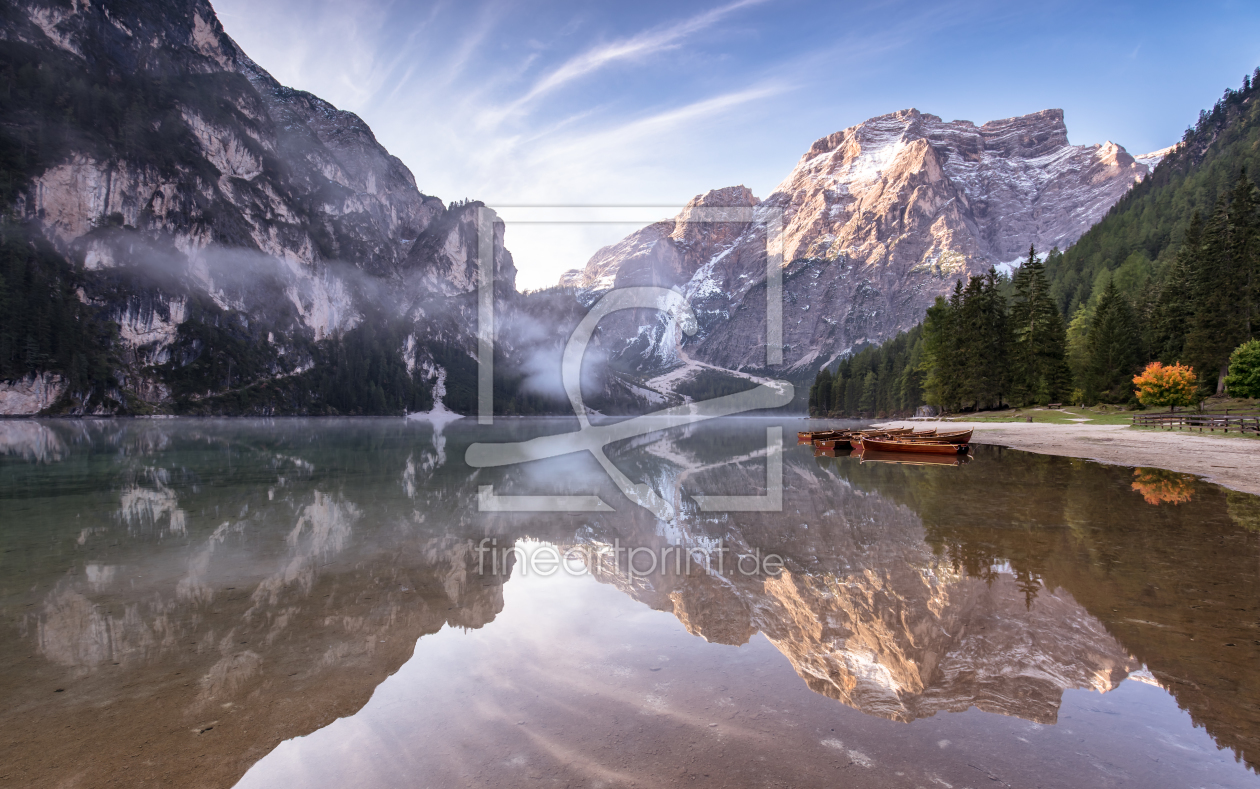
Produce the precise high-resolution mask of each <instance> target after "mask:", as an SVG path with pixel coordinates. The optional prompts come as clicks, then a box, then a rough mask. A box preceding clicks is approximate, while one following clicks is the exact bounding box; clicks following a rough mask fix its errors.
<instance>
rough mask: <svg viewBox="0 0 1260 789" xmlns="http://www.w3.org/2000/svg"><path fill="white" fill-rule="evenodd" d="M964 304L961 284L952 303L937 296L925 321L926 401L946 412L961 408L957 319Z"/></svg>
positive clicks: (923, 365) (924, 394) (923, 364)
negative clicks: (959, 405) (959, 306)
mask: <svg viewBox="0 0 1260 789" xmlns="http://www.w3.org/2000/svg"><path fill="white" fill-rule="evenodd" d="M961 301H962V282H961V281H959V282H957V283H955V284H954V294H953V297H952V298H950V300H949V301H946V300H945V298H944V297H942V296H937V297H936V303H935V304H933V305H932V306H931V307H928V310H927V315H926V317H925V318H924V319H923V357H922V361H921V362H920V368H921V371H922V373H923V397H924V398H925V399H926V400H927V401H928V402H929V403H933V404H935V405H938V406H940V407H941V408H943V409H944V410H946V411H953V410H956V409H957V408H958V404H959V397H958V377H959V370H958V353H957V350H956V349H957V345H958V338H957V330H956V325H955V324H956V323H957V321H956V317H957V313H958V305H959V304H960V303H961Z"/></svg>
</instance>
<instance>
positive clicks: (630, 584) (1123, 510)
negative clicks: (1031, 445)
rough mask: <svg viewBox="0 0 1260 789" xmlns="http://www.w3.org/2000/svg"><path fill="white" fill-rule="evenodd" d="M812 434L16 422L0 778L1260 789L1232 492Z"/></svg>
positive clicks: (533, 423)
mask: <svg viewBox="0 0 1260 789" xmlns="http://www.w3.org/2000/svg"><path fill="white" fill-rule="evenodd" d="M807 424H808V423H807V422H806V421H804V420H800V419H791V420H771V419H751V418H747V419H721V420H716V421H713V422H708V423H703V424H695V425H690V426H682V427H674V428H672V429H668V430H660V431H658V432H654V433H650V434H647V435H640V436H636V437H631V438H626V439H622V440H618V441H614V442H612V443H610V444H608V445H607V446H606V448H605V450H604V451H606V453H607V459H608V461H609V462H610V463H611V464H613V465H614V466H615V470H616V471H617V472H618V473H620V474H622V475H624V478H625V479H626V480H628V481H629V482H630V483H632V484H633V485H635V486H638V487H635V488H633V489H630V488H627V485H626V484H623V483H620V482H618V481H616V480H614V479H613V478H612V477H610V475H609V473H606V471H605V469H603V468H601V466H600V464H599V463H598V462H597V460H596V458H594V457H593V456H592V455H591V454H590V453H589V452H580V453H575V454H569V455H562V456H557V457H550V458H548V457H542V454H545V453H542V454H538V453H535V454H533V455H529V456H530V457H535V458H537V459H534V460H531V461H529V462H525V463H513V464H509V465H493V462H498V461H501V460H510V459H513V458H514V457H515V456H514V455H512V453H511V452H510V451H508V450H504V451H502V452H500V450H499V449H498V448H494V447H490V448H486V447H484V446H483V447H482V448H481V449H479V450H475V451H474V453H473V454H472V456H471V457H476V458H490V460H491V461H492V462H491V463H490V464H489V465H487V464H486V463H484V462H480V461H479V465H481V466H483V467H479V468H474V467H472V466H470V465H469V463H468V459H469V457H470V455H469V447H470V446H472V445H473V444H476V443H481V444H483V445H484V444H486V443H495V444H498V443H505V442H517V441H522V440H524V439H528V438H532V437H538V436H546V435H550V434H555V433H562V432H566V431H573V430H575V429H576V422H575V421H574V420H563V419H500V420H496V424H495V425H493V426H478V425H477V424H475V422H474V420H471V419H465V420H461V421H457V422H452V423H448V424H445V425H433V424H429V423H426V422H415V421H406V420H403V419H383V418H382V419H276V420H193V419H179V420H174V419H168V420H115V421H109V420H99V421H93V420H83V421H72V420H64V421H62V420H47V421H2V422H0V508H2V511H3V516H2V524H0V547H2V549H3V553H2V554H0V569H2V572H0V608H2V614H3V620H2V624H0V626H2V627H3V628H4V630H3V633H4V635H3V638H2V639H0V665H2V666H3V671H0V726H2V728H3V731H4V736H3V737H2V738H0V765H3V766H2V767H0V773H3V775H0V780H2V781H3V785H10V786H48V787H52V786H58V787H60V786H83V787H98V786H207V787H230V786H241V787H274V786H302V787H449V786H502V787H507V786H520V785H530V786H607V787H616V786H673V785H695V786H785V787H787V786H821V785H837V786H875V787H879V786H889V787H893V786H897V787H900V786H923V787H964V786H1004V785H1009V786H1020V787H1023V786H1040V787H1080V786H1100V787H1104V786H1105V787H1110V786H1116V787H1121V786H1124V787H1128V786H1132V787H1153V786H1170V787H1172V786H1177V787H1180V786H1221V787H1248V786H1260V779H1258V778H1257V774H1256V767H1257V765H1258V764H1260V660H1257V658H1258V657H1260V577H1258V575H1260V500H1258V499H1257V497H1254V496H1249V495H1246V494H1241V493H1236V492H1233V491H1228V490H1225V489H1223V488H1220V487H1217V486H1215V485H1211V484H1208V483H1205V482H1202V481H1200V480H1198V479H1195V478H1193V477H1189V476H1186V475H1181V474H1176V473H1172V472H1166V471H1160V470H1157V469H1133V468H1125V467H1119V466H1105V465H1100V464H1096V463H1091V462H1088V461H1082V460H1073V459H1066V458H1059V457H1051V456H1044V455H1035V454H1028V453H1022V452H1016V451H1012V450H1006V449H1003V448H1000V447H988V446H975V447H973V450H972V454H971V455H970V456H969V457H966V458H964V459H963V461H965V462H962V461H958V462H951V463H950V464H948V465H946V464H931V465H917V464H906V463H896V462H872V461H864V460H862V459H860V458H858V457H856V456H841V457H815V452H814V450H813V448H812V447H811V446H809V445H801V446H798V445H797V443H796V436H795V434H796V431H797V430H799V429H803V428H804V426H805V425H807ZM779 436H781V437H782V442H781V445H780V444H779V443H776V442H777V441H778V437H779ZM529 446H531V447H532V446H534V445H529ZM529 451H533V450H529ZM478 452H480V454H478ZM526 454H529V453H528V451H527V452H526ZM952 460H953V459H951V461H952ZM776 469H778V470H781V471H778V472H776ZM776 473H780V474H781V479H782V484H781V486H780V485H779V483H778V478H777V477H776ZM627 493H629V494H630V496H629V497H628V496H627ZM512 497H524V498H512ZM558 497H569V498H567V499H563V500H564V501H568V502H571V505H570V506H577V505H576V504H572V502H577V503H579V504H581V506H582V507H585V510H584V511H566V512H554V511H546V510H547V507H546V505H547V503H548V502H551V503H552V504H554V502H556V501H560V500H561V498H558ZM635 497H637V500H632V498H635ZM705 497H708V498H707V499H706V498H705ZM724 497H725V498H724ZM583 502H584V503H583ZM732 503H734V506H728V505H732ZM520 508H525V509H526V510H530V511H523V512H521V511H512V510H513V509H520ZM553 509H554V507H553Z"/></svg>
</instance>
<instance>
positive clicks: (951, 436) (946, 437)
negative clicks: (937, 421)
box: [898, 430, 971, 444]
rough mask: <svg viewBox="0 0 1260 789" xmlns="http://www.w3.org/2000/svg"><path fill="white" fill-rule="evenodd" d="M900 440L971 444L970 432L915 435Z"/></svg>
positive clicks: (956, 431) (899, 438) (959, 431)
mask: <svg viewBox="0 0 1260 789" xmlns="http://www.w3.org/2000/svg"><path fill="white" fill-rule="evenodd" d="M898 440H902V441H925V442H928V443H937V444H970V443H971V431H970V430H954V431H951V432H947V433H936V434H935V435H919V434H918V433H914V434H912V435H909V436H899V437H898Z"/></svg>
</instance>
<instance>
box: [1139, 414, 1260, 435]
mask: <svg viewBox="0 0 1260 789" xmlns="http://www.w3.org/2000/svg"><path fill="white" fill-rule="evenodd" d="M1133 424H1135V425H1139V426H1141V427H1162V428H1165V429H1167V430H1172V429H1173V428H1176V429H1177V430H1198V431H1199V432H1200V433H1202V432H1203V431H1205V430H1206V431H1207V432H1209V433H1215V432H1216V431H1217V430H1219V431H1221V432H1222V433H1229V432H1234V433H1256V434H1260V416H1225V415H1222V414H1195V413H1186V414H1134V415H1133Z"/></svg>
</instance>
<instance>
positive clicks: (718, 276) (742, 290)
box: [562, 109, 1166, 373]
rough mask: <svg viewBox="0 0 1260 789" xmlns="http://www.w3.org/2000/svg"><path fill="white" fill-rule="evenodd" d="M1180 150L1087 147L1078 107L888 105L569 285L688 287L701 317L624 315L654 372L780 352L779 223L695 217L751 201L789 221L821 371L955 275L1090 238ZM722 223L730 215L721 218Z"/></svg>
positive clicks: (571, 276) (787, 299) (750, 360)
mask: <svg viewBox="0 0 1260 789" xmlns="http://www.w3.org/2000/svg"><path fill="white" fill-rule="evenodd" d="M1165 153H1166V151H1157V152H1154V153H1151V154H1146V155H1144V156H1142V157H1138V158H1135V157H1133V156H1132V155H1130V154H1129V153H1128V152H1127V151H1126V150H1125V149H1124V148H1123V147H1122V146H1120V145H1117V144H1115V143H1112V142H1107V143H1105V144H1103V145H1092V146H1083V145H1071V144H1069V142H1068V138H1067V127H1066V125H1065V124H1064V120H1063V112H1062V110H1044V111H1042V112H1037V113H1033V114H1031V115H1025V116H1021V117H1017V118H1009V119H1005V120H999V121H990V122H989V123H986V124H984V125H982V126H976V125H975V124H973V123H971V122H968V121H952V122H945V121H942V120H941V119H940V118H938V117H936V116H934V115H928V114H925V113H921V112H919V111H918V110H914V109H910V110H902V111H900V112H895V113H890V114H888V115H882V116H879V117H876V118H872V119H870V120H868V121H866V122H864V123H861V124H858V125H856V126H852V127H849V128H847V129H844V130H842V131H839V132H836V133H835V134H831V135H828V136H826V137H823V138H821V139H819V140H818V141H817V142H815V143H814V144H813V145H812V146H811V147H810V149H809V150H808V151H807V152H806V153H805V154H804V155H803V156H802V157H801V159H800V161H799V162H798V164H797V166H796V167H795V169H794V170H793V171H792V172H791V173H790V174H789V175H788V176H787V178H785V179H784V180H783V182H782V183H780V184H779V186H778V187H776V189H775V191H774V192H773V193H772V194H771V195H770V196H769V197H767V198H766V199H765V200H758V199H757V198H756V197H754V196H753V195H752V193H751V192H750V191H749V190H748V189H746V188H744V187H742V186H739V187H728V188H726V189H720V190H714V191H712V192H709V193H707V194H705V195H701V196H697V197H696V198H695V199H693V200H692V201H690V202H689V203H688V205H687V208H685V209H684V210H683V212H682V213H681V214H680V215H679V216H678V217H677V218H676V219H675V220H674V221H673V222H662V223H657V224H654V225H651V226H649V227H646V228H643V229H641V230H639V231H637V232H635V233H633V234H631V235H630V236H628V237H627V238H626V239H624V240H623V241H621V242H619V243H618V244H614V245H611V246H609V247H605V248H604V249H601V250H599V251H598V252H597V253H596V254H595V255H594V256H593V257H592V258H591V260H590V261H589V262H588V264H587V266H586V267H585V269H582V270H574V271H570V272H568V273H567V274H566V275H565V276H564V277H563V278H562V284H565V285H568V286H571V287H577V288H581V289H584V290H585V291H586V292H588V293H589V294H591V295H594V294H597V293H600V292H602V291H604V290H606V289H608V288H611V287H624V286H628V285H635V284H648V283H651V284H664V285H672V286H676V287H678V288H680V289H681V290H682V292H683V293H684V294H685V295H687V296H688V298H689V299H690V300H691V302H692V304H693V306H694V307H695V308H696V312H697V315H698V316H699V318H700V324H701V330H700V332H699V333H698V334H697V335H696V336H695V337H692V338H680V337H676V336H675V335H674V334H673V333H672V332H670V331H669V329H668V326H667V325H666V323H665V322H664V321H663V320H655V319H653V320H651V321H648V322H646V323H641V324H640V325H638V326H626V327H622V329H621V330H620V332H619V333H620V334H621V335H623V336H625V337H628V338H631V339H629V340H628V341H627V343H626V345H625V346H624V347H623V348H622V349H620V354H621V356H622V357H623V358H625V359H628V360H633V361H634V363H636V364H638V365H639V366H640V368H641V369H645V370H647V369H656V368H667V367H669V366H670V365H673V364H676V363H677V362H679V361H680V360H681V359H682V358H683V357H682V356H680V352H679V349H681V348H685V349H686V350H685V352H684V353H683V356H685V355H687V354H689V355H690V356H691V357H692V358H694V359H696V360H698V361H700V362H703V363H707V364H711V365H715V366H719V367H724V368H727V369H732V370H757V369H760V368H762V367H764V364H765V339H764V338H765V327H764V321H765V309H764V304H765V290H764V289H765V244H766V241H765V230H764V226H762V225H759V224H758V223H756V222H753V223H742V224H741V223H732V224H730V225H725V226H709V229H704V228H705V226H704V225H699V224H696V223H691V222H688V212H689V211H691V210H692V209H694V208H696V207H715V206H744V207H749V208H752V209H754V211H755V212H756V215H757V216H758V217H764V216H765V215H766V212H767V211H768V210H769V209H777V210H779V211H781V212H782V215H783V221H784V233H783V251H784V257H783V260H784V287H785V292H784V364H785V367H786V369H787V370H788V371H789V372H791V371H793V370H795V371H809V372H811V373H812V371H813V370H816V369H817V368H818V367H820V366H821V365H823V364H825V363H828V362H830V361H832V360H834V359H836V358H838V357H839V356H841V355H843V354H845V353H848V352H850V351H852V350H853V349H855V348H858V347H861V346H864V345H867V344H873V343H878V342H881V341H883V340H885V339H887V338H889V337H892V336H894V335H896V334H897V332H899V331H903V330H905V329H908V328H910V327H911V326H913V325H915V324H917V323H918V322H919V321H920V320H921V319H922V315H923V311H924V309H926V307H927V306H929V305H930V304H931V303H932V302H933V300H934V299H935V298H936V297H937V296H939V295H944V294H946V293H947V292H948V291H950V290H951V289H952V288H953V285H954V283H955V281H957V280H959V279H965V278H966V277H968V276H970V275H972V274H978V273H980V272H982V271H986V270H988V268H989V267H991V266H998V267H1002V266H1005V265H1009V264H1012V263H1014V262H1015V261H1017V260H1018V259H1019V258H1020V257H1021V256H1023V255H1025V254H1026V253H1027V250H1028V247H1029V245H1030V244H1035V245H1036V246H1037V247H1038V248H1040V249H1046V250H1048V249H1051V248H1053V247H1055V246H1067V245H1068V244H1070V243H1072V242H1073V241H1075V240H1076V239H1077V238H1078V237H1079V236H1080V235H1081V234H1082V233H1084V232H1085V231H1086V230H1087V229H1088V228H1089V227H1090V226H1091V225H1093V224H1094V223H1095V222H1097V221H1098V220H1099V219H1100V218H1101V217H1102V216H1103V215H1104V214H1105V213H1106V211H1107V210H1108V209H1109V208H1110V207H1111V206H1112V205H1113V204H1114V203H1115V202H1116V201H1117V200H1119V199H1120V198H1121V197H1122V196H1123V195H1124V194H1125V193H1126V192H1127V191H1128V190H1129V189H1130V187H1131V186H1132V185H1133V184H1134V183H1135V182H1136V181H1139V180H1141V179H1142V178H1144V177H1145V176H1146V175H1147V174H1148V172H1149V171H1150V167H1151V166H1152V164H1153V163H1156V162H1158V160H1159V158H1160V157H1162V156H1163V155H1164V154H1165ZM713 227H722V229H720V230H713V229H711V228H713Z"/></svg>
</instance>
